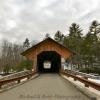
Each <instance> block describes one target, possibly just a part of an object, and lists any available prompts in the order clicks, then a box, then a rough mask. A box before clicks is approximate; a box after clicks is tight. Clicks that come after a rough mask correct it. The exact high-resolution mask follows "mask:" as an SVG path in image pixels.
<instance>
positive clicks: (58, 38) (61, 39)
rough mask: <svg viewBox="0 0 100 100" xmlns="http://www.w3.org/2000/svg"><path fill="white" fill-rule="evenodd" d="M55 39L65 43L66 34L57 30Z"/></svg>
mask: <svg viewBox="0 0 100 100" xmlns="http://www.w3.org/2000/svg"><path fill="white" fill-rule="evenodd" d="M54 39H55V40H56V41H57V42H59V43H63V39H64V35H63V34H62V33H61V32H60V31H57V32H56V33H55V36H54Z"/></svg>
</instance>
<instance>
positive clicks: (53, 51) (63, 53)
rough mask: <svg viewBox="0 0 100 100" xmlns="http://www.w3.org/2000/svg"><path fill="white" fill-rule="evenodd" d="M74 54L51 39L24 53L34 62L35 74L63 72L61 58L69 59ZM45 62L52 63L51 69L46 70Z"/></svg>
mask: <svg viewBox="0 0 100 100" xmlns="http://www.w3.org/2000/svg"><path fill="white" fill-rule="evenodd" d="M74 54H75V53H74V52H72V51H71V50H69V49H68V48H65V47H64V46H63V45H61V44H59V43H58V42H56V41H54V40H53V39H51V38H49V37H48V38H46V39H45V40H43V41H41V42H40V43H38V44H36V45H34V46H33V47H31V48H29V49H28V50H26V51H25V52H23V53H22V55H23V56H26V57H27V58H28V59H30V60H32V62H33V69H34V71H35V72H36V71H38V72H59V71H60V70H61V58H62V57H63V58H65V59H67V58H69V57H71V56H73V55H74ZM45 61H49V62H51V67H50V68H48V69H46V68H44V62H45Z"/></svg>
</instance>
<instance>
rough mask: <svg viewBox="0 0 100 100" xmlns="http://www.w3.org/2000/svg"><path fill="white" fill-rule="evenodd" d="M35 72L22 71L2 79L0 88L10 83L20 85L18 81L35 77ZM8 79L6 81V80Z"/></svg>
mask: <svg viewBox="0 0 100 100" xmlns="http://www.w3.org/2000/svg"><path fill="white" fill-rule="evenodd" d="M36 73H37V72H32V71H25V72H24V71H23V72H19V73H15V74H13V75H9V76H6V77H3V78H1V79H0V88H2V86H3V85H5V84H7V83H11V82H17V83H20V81H21V80H22V79H24V78H27V79H30V78H31V77H32V76H33V75H35V74H36ZM7 77H8V79H7Z"/></svg>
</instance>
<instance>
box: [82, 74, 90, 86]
mask: <svg viewBox="0 0 100 100" xmlns="http://www.w3.org/2000/svg"><path fill="white" fill-rule="evenodd" d="M83 78H84V79H86V80H88V77H85V76H84V77H83ZM85 87H89V85H87V84H85Z"/></svg>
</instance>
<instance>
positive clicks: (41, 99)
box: [0, 74, 90, 100]
mask: <svg viewBox="0 0 100 100" xmlns="http://www.w3.org/2000/svg"><path fill="white" fill-rule="evenodd" d="M0 100H90V99H89V98H88V97H87V96H85V95H84V94H82V93H81V92H80V91H78V90H77V89H76V88H75V87H74V86H73V85H72V84H71V83H70V82H69V81H67V80H65V79H63V78H61V77H60V76H59V75H58V74H41V75H40V76H39V77H37V78H35V79H32V80H30V81H29V82H27V83H25V84H22V85H20V86H18V87H15V88H12V89H10V90H9V91H5V92H3V93H0Z"/></svg>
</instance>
